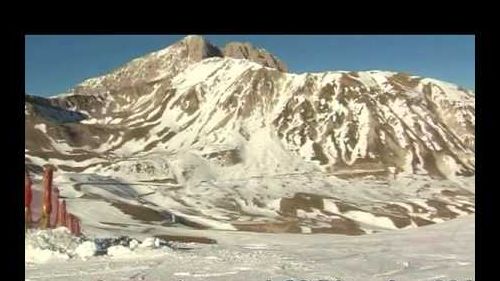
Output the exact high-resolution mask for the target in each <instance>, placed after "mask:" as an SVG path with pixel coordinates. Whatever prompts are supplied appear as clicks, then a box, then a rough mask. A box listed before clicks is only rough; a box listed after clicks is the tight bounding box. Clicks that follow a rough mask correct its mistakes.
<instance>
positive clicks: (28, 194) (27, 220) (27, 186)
mask: <svg viewBox="0 0 500 281" xmlns="http://www.w3.org/2000/svg"><path fill="white" fill-rule="evenodd" d="M31 184H32V182H31V179H30V175H29V173H28V171H27V170H26V171H25V172H24V231H25V232H26V230H27V229H28V227H29V226H30V224H31V200H32V198H33V197H32V196H33V194H32V191H31Z"/></svg>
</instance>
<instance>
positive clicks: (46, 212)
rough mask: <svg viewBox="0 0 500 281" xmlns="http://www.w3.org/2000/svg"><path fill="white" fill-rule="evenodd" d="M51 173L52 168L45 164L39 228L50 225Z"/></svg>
mask: <svg viewBox="0 0 500 281" xmlns="http://www.w3.org/2000/svg"><path fill="white" fill-rule="evenodd" d="M52 175H53V169H52V166H50V165H47V166H45V170H44V174H43V207H42V218H41V220H40V222H41V228H42V229H45V228H49V227H50V214H51V211H52Z"/></svg>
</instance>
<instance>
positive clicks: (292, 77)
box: [25, 36, 475, 205]
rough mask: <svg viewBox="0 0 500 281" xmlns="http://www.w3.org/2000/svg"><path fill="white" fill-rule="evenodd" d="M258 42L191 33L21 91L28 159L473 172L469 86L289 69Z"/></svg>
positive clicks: (210, 169) (177, 174)
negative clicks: (49, 89) (47, 86)
mask: <svg viewBox="0 0 500 281" xmlns="http://www.w3.org/2000/svg"><path fill="white" fill-rule="evenodd" d="M252 48H253V47H252V46H251V45H245V44H240V43H238V44H236V43H232V44H228V46H227V47H226V48H224V49H223V50H222V51H221V50H220V49H218V48H217V47H215V46H213V45H211V44H210V43H209V42H207V41H206V40H204V39H203V38H202V37H200V36H188V37H186V38H185V39H183V40H182V41H180V42H177V43H175V44H173V45H172V46H170V47H168V48H166V49H163V50H160V51H158V52H154V53H151V54H148V55H146V56H144V57H141V58H137V59H135V60H133V61H131V62H129V63H128V64H126V65H124V66H123V67H120V68H118V69H117V70H115V71H112V72H111V73H110V74H107V75H104V76H101V77H97V78H92V79H89V80H86V81H84V82H83V83H81V84H79V85H77V86H76V87H75V88H74V89H73V90H72V91H71V92H70V93H66V94H65V95H61V96H55V97H51V98H48V99H44V98H36V97H29V96H27V99H26V108H25V110H26V123H25V125H26V126H25V132H26V163H27V166H28V167H29V168H30V169H32V170H33V171H39V170H40V167H41V166H42V165H43V164H45V163H46V162H50V163H52V164H54V165H56V166H57V167H58V168H59V170H60V171H62V172H74V173H87V174H94V175H100V176H112V177H114V178H118V179H120V180H125V181H137V180H142V181H144V180H147V181H155V182H168V183H172V184H175V185H179V186H189V187H196V186H198V185H199V184H200V183H202V182H207V181H238V180H239V179H242V178H249V177H259V176H264V175H266V176H277V175H284V174H292V173H293V174H297V173H302V174H307V173H313V172H314V173H318V172H319V173H323V175H328V174H335V175H338V176H341V175H343V176H350V175H353V174H361V175H365V174H371V175H382V176H385V175H387V174H388V173H402V174H407V175H412V174H417V175H428V176H431V177H434V178H449V179H454V178H456V177H457V176H471V175H474V170H475V154H474V150H475V148H474V146H475V141H474V140H475V134H474V130H475V118H474V116H475V99H474V95H473V93H472V92H470V91H467V90H465V89H462V88H460V87H458V86H456V85H453V84H450V83H446V82H442V81H438V80H435V79H431V78H423V77H418V76H411V75H409V74H404V73H395V72H385V71H364V72H347V71H332V72H324V73H305V74H293V73H287V72H284V71H286V67H285V66H284V65H283V64H282V63H280V62H279V61H277V59H276V58H275V57H274V56H272V55H270V54H269V55H267V54H265V53H263V52H265V51H263V50H259V49H255V50H253V51H252ZM235 57H237V58H235ZM240 57H241V58H240ZM252 60H253V61H252ZM231 192H232V191H231ZM280 196H281V195H280ZM247 205H248V204H247Z"/></svg>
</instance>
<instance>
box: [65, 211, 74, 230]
mask: <svg viewBox="0 0 500 281" xmlns="http://www.w3.org/2000/svg"><path fill="white" fill-rule="evenodd" d="M66 227H67V228H68V229H69V231H70V232H71V233H72V234H73V215H71V213H67V214H66Z"/></svg>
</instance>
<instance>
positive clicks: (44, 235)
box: [24, 227, 80, 263]
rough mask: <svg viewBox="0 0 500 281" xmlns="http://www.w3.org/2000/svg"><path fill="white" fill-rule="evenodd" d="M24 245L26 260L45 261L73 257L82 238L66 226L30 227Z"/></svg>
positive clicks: (31, 261) (33, 261) (32, 261)
mask: <svg viewBox="0 0 500 281" xmlns="http://www.w3.org/2000/svg"><path fill="white" fill-rule="evenodd" d="M24 245H25V250H24V251H25V252H24V255H25V262H27V263H44V262H48V261H50V260H54V259H56V260H65V259H69V258H71V257H72V256H73V253H74V252H75V249H77V248H78V246H79V245H80V238H78V237H75V236H73V235H72V234H71V233H70V231H69V230H68V229H67V228H66V227H60V228H56V229H47V230H31V229H30V230H28V231H27V232H26V235H25V239H24Z"/></svg>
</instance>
